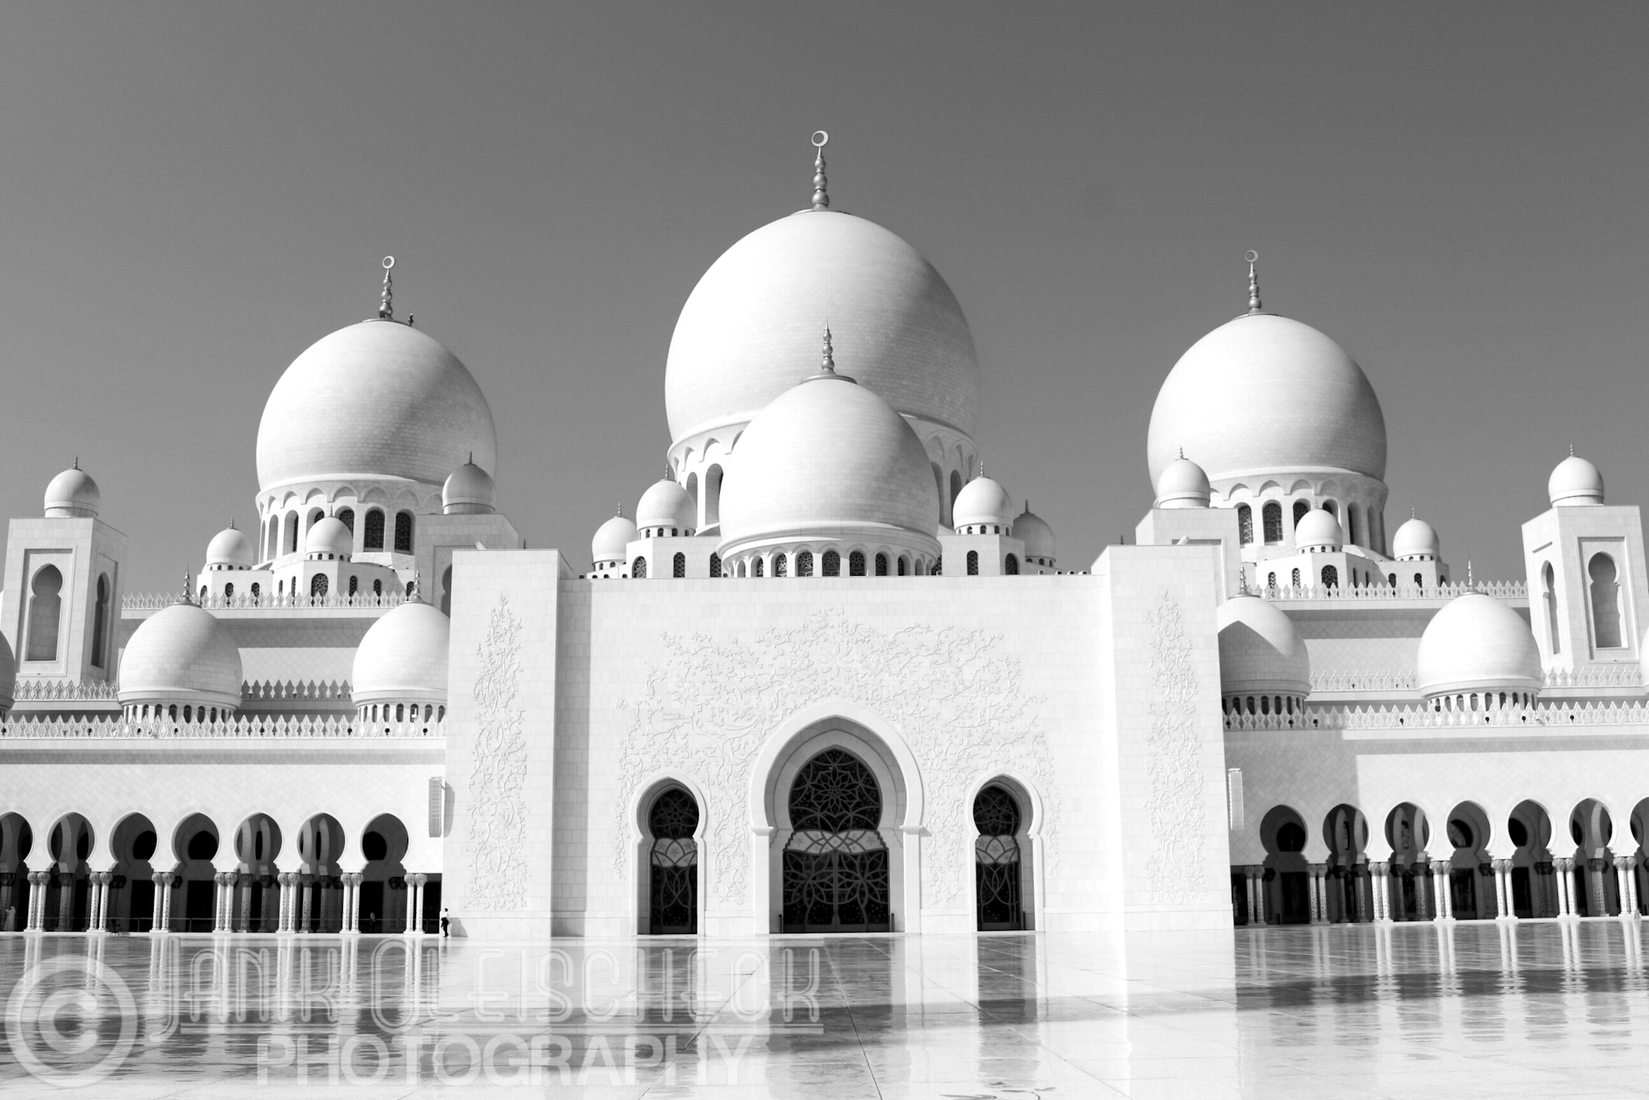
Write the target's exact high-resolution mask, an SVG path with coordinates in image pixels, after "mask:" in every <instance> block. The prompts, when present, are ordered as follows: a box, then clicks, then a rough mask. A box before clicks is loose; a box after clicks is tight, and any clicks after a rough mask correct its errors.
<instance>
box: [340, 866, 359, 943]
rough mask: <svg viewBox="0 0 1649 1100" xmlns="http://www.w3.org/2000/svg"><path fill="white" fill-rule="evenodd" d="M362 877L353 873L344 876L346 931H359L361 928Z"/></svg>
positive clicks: (344, 923) (344, 922)
mask: <svg viewBox="0 0 1649 1100" xmlns="http://www.w3.org/2000/svg"><path fill="white" fill-rule="evenodd" d="M361 877H362V876H361V875H359V874H353V873H351V874H347V875H345V876H343V879H344V920H343V930H344V931H345V932H355V933H359V932H360V930H361Z"/></svg>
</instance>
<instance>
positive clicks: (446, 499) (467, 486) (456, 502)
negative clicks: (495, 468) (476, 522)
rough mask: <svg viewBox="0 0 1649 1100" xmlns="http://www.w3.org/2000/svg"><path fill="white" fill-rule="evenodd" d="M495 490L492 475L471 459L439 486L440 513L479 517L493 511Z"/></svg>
mask: <svg viewBox="0 0 1649 1100" xmlns="http://www.w3.org/2000/svg"><path fill="white" fill-rule="evenodd" d="M495 499H496V490H495V489H494V487H493V483H492V475H491V474H489V473H487V471H485V470H483V469H482V468H481V467H479V466H477V465H476V464H475V462H474V460H473V459H472V460H471V461H469V462H466V463H464V464H463V465H462V466H460V467H458V468H457V469H456V470H454V471H452V473H450V474H448V475H447V480H446V482H445V483H444V484H443V485H442V486H441V512H442V513H443V514H444V515H449V516H464V515H480V514H485V513H488V512H491V511H492V510H493V502H494V501H495Z"/></svg>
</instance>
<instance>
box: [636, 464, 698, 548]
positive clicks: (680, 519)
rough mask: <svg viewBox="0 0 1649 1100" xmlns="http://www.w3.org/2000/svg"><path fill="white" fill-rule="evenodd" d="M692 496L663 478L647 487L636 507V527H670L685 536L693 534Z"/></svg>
mask: <svg viewBox="0 0 1649 1100" xmlns="http://www.w3.org/2000/svg"><path fill="white" fill-rule="evenodd" d="M696 511H697V508H696V507H695V506H694V504H693V498H692V496H691V495H690V494H689V493H688V492H687V490H686V489H683V488H682V487H681V486H680V485H677V484H676V483H675V482H674V481H671V480H670V479H669V478H661V479H659V480H658V481H655V482H653V484H651V485H649V486H648V487H647V491H646V492H645V493H642V494H641V501H640V503H638V504H637V505H636V526H637V527H639V528H643V529H645V528H648V527H669V528H671V529H673V530H676V531H679V532H681V533H682V534H683V535H688V534H692V531H693V524H694V523H695V522H696V520H695V518H694V512H696Z"/></svg>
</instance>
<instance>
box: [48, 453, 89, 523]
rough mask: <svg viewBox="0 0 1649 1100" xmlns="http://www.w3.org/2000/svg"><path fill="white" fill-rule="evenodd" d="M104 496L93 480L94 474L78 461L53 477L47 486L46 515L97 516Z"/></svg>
mask: <svg viewBox="0 0 1649 1100" xmlns="http://www.w3.org/2000/svg"><path fill="white" fill-rule="evenodd" d="M102 498H103V494H102V493H101V492H99V491H98V488H97V482H95V481H93V480H92V475H91V474H88V473H87V472H86V471H85V470H82V469H81V468H80V464H79V463H76V464H75V465H74V466H73V467H71V468H69V469H67V470H64V471H63V472H62V473H60V474H58V475H57V476H56V477H54V478H52V480H51V483H50V484H49V485H47V486H46V501H45V504H46V515H47V516H49V517H63V516H88V517H89V516H95V515H97V506H98V504H99V503H100V502H101V501H102Z"/></svg>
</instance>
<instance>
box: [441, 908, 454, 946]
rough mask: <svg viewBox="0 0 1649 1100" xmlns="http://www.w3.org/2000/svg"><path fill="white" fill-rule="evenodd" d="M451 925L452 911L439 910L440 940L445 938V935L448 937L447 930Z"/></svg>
mask: <svg viewBox="0 0 1649 1100" xmlns="http://www.w3.org/2000/svg"><path fill="white" fill-rule="evenodd" d="M451 924H452V910H450V909H443V910H441V938H442V939H446V938H447V935H448V932H447V928H448V926H449V925H451Z"/></svg>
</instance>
